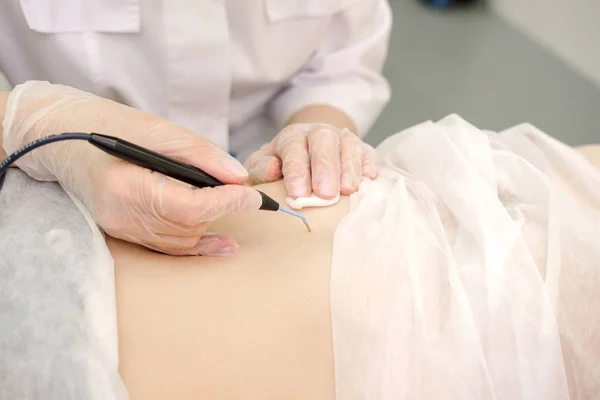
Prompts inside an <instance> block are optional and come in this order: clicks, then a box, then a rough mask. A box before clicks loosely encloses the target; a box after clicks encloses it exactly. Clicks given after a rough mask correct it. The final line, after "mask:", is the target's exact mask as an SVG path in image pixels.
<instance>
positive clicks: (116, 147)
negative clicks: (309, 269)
mask: <svg viewBox="0 0 600 400" xmlns="http://www.w3.org/2000/svg"><path fill="white" fill-rule="evenodd" d="M88 141H89V142H90V143H91V144H93V145H94V146H96V147H97V148H99V149H100V150H102V151H104V152H105V153H108V154H110V155H112V156H115V157H117V158H120V159H122V160H125V161H129V162H130V163H132V164H136V165H138V166H140V167H143V168H147V169H149V170H151V171H155V172H160V173H161V174H163V175H166V176H168V177H170V178H173V179H177V180H178V181H181V182H185V183H187V184H190V185H192V186H195V187H198V188H204V187H215V186H223V185H224V183H223V182H221V181H219V180H218V179H216V178H214V177H213V176H211V175H209V174H207V173H206V172H204V171H202V170H200V169H198V168H196V167H193V166H191V165H188V164H185V163H182V162H180V161H177V160H175V159H172V158H170V157H166V156H163V155H162V154H159V153H156V152H153V151H151V150H148V149H145V148H143V147H140V146H138V145H136V144H133V143H130V142H128V141H126V140H123V139H119V138H116V137H113V136H107V135H101V134H98V133H92V134H91V135H90V138H89V139H88ZM257 192H258V193H260V195H261V197H262V205H261V206H260V208H259V209H260V210H266V211H282V212H284V213H287V214H290V215H293V216H295V217H298V218H300V219H301V220H302V222H303V223H304V225H305V226H306V229H307V230H308V231H309V232H310V231H311V229H310V226H309V225H308V221H307V220H306V217H304V216H303V215H302V214H299V213H297V212H295V211H292V210H289V209H287V208H283V207H280V206H279V203H277V202H276V201H275V200H273V199H272V198H270V197H269V196H267V195H266V194H265V193H263V192H261V191H260V190H257Z"/></svg>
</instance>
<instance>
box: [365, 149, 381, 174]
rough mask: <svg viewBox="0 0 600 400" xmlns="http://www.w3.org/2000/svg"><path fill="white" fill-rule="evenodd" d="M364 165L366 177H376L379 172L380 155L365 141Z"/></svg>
mask: <svg viewBox="0 0 600 400" xmlns="http://www.w3.org/2000/svg"><path fill="white" fill-rule="evenodd" d="M363 146H364V147H363V166H362V174H363V176H364V177H365V178H369V179H375V178H377V175H378V174H379V168H380V166H379V157H378V156H377V151H375V149H374V148H373V147H371V146H369V145H368V144H366V143H363Z"/></svg>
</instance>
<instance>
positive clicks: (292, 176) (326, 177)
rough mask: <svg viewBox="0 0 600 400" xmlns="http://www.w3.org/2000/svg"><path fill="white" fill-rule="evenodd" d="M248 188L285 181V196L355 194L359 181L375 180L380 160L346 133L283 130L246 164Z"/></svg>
mask: <svg viewBox="0 0 600 400" xmlns="http://www.w3.org/2000/svg"><path fill="white" fill-rule="evenodd" d="M245 167H246V169H247V170H248V173H249V174H250V181H251V182H252V183H263V182H273V181H276V180H279V179H281V178H282V177H283V179H284V181H285V186H286V188H287V192H288V195H289V196H290V197H292V198H298V197H308V196H310V195H311V194H312V193H313V192H314V193H315V194H316V195H317V196H319V197H321V198H324V199H331V198H334V197H335V196H336V195H337V194H338V193H341V194H343V195H349V194H352V193H354V192H355V191H356V190H358V185H359V184H360V182H361V180H362V178H363V177H365V178H369V179H374V178H375V177H377V174H378V172H379V160H378V158H377V153H376V152H375V149H373V147H371V146H369V145H368V144H366V143H364V142H363V141H362V140H361V139H360V138H359V137H358V136H356V135H355V134H353V133H352V132H350V131H349V130H347V129H343V130H340V129H338V128H335V127H333V126H331V125H325V124H293V125H289V126H286V127H285V128H284V129H283V130H282V131H281V132H279V134H277V136H275V138H274V139H273V141H271V143H267V144H266V145H264V146H263V147H262V148H261V149H260V150H258V151H257V152H255V153H253V154H252V155H251V156H250V157H249V158H248V160H247V161H246V163H245Z"/></svg>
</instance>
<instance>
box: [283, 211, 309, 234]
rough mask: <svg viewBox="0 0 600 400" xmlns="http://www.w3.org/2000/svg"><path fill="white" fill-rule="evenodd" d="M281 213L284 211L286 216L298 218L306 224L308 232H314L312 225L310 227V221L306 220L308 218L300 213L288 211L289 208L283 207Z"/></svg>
mask: <svg viewBox="0 0 600 400" xmlns="http://www.w3.org/2000/svg"><path fill="white" fill-rule="evenodd" d="M279 211H283V212H284V213H286V214H290V215H293V216H294V217H298V218H300V219H301V220H302V222H304V225H305V226H306V230H307V231H309V232H312V229H310V225H308V221H307V220H306V217H305V216H304V215H302V214H300V213H297V212H295V211H292V210H288V209H287V208H283V207H279Z"/></svg>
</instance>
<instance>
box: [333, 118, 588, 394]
mask: <svg viewBox="0 0 600 400" xmlns="http://www.w3.org/2000/svg"><path fill="white" fill-rule="evenodd" d="M378 152H379V154H380V156H381V158H382V167H383V170H382V172H381V175H380V177H379V178H378V179H377V180H376V181H373V182H371V181H365V182H363V183H362V184H361V187H360V190H359V192H358V193H357V194H355V195H353V196H352V199H351V212H350V213H349V214H348V216H347V217H346V218H345V219H344V220H343V221H342V223H341V224H340V226H339V227H338V230H337V231H336V234H335V241H334V246H333V251H334V254H333V261H332V277H331V309H332V321H333V343H334V360H335V380H336V393H337V399H338V400H355V399H356V400H358V399H382V400H388V399H390V400H391V399H394V400H396V399H507V400H509V399H510V400H519V399H523V400H525V399H527V400H534V399H544V400H550V399H569V398H573V399H577V398H582V399H591V398H598V397H597V396H598V394H599V393H600V367H598V360H599V359H600V323H599V321H600V295H599V293H600V273H599V267H600V216H599V214H600V213H599V211H600V173H599V171H598V170H597V169H596V168H595V167H593V166H592V165H591V164H589V163H588V162H587V161H586V160H585V159H584V158H583V157H582V156H581V155H580V154H578V153H577V152H576V151H575V150H573V149H571V148H569V147H567V146H565V145H563V144H561V143H559V142H557V141H556V140H553V139H552V138H550V137H549V136H547V135H545V134H544V133H542V132H540V131H539V130H537V129H536V128H534V127H533V126H530V125H521V126H517V127H515V128H512V129H509V130H507V131H505V132H502V133H500V134H496V133H492V132H484V131H481V130H479V129H477V128H475V127H473V126H471V125H469V124H468V123H467V122H465V121H463V120H462V119H460V117H458V116H454V115H453V116H449V117H447V118H445V119H443V120H442V121H440V122H438V123H432V122H427V123H424V124H421V125H418V126H416V127H413V128H410V129H408V130H406V131H404V132H401V133H399V134H397V135H394V136H392V137H390V138H389V139H387V140H386V141H385V142H384V143H382V144H381V145H380V146H379V148H378Z"/></svg>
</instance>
